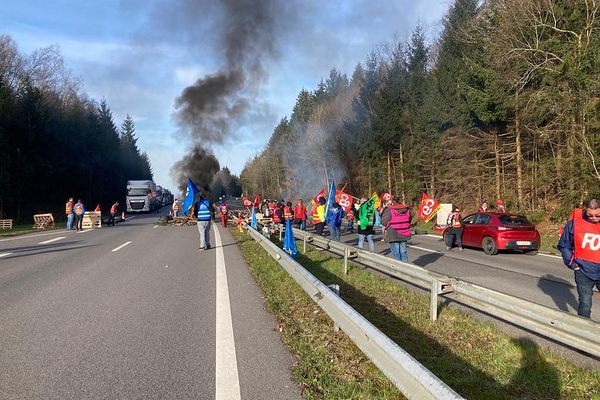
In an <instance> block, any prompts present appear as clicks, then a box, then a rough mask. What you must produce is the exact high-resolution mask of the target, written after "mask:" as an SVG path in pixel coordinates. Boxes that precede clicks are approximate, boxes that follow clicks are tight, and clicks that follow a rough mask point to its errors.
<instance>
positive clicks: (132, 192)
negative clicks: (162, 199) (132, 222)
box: [125, 180, 160, 213]
mask: <svg viewBox="0 0 600 400" xmlns="http://www.w3.org/2000/svg"><path fill="white" fill-rule="evenodd" d="M125 200H126V203H127V212H128V213H131V212H152V211H154V210H156V209H158V208H159V207H160V203H159V200H158V198H157V196H156V185H155V184H154V182H152V181H149V180H145V181H127V196H126V198H125Z"/></svg>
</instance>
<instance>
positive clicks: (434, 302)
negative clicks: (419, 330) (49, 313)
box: [429, 278, 439, 321]
mask: <svg viewBox="0 0 600 400" xmlns="http://www.w3.org/2000/svg"><path fill="white" fill-rule="evenodd" d="M438 284H439V282H438V280H437V279H435V278H434V279H432V280H431V304H430V308H429V316H430V318H431V320H432V321H436V320H437V317H438V315H437V306H438Z"/></svg>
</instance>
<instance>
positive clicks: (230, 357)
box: [213, 225, 241, 400]
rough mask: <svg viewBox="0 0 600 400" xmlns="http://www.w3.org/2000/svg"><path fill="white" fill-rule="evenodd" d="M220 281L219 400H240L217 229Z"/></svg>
mask: <svg viewBox="0 0 600 400" xmlns="http://www.w3.org/2000/svg"><path fill="white" fill-rule="evenodd" d="M213 228H214V231H215V252H216V272H217V274H216V278H217V317H216V344H215V350H216V360H215V364H216V365H215V377H216V381H215V400H240V399H241V395H240V381H239V376H238V368H237V359H236V356H235V340H234V337H233V324H232V322H231V305H230V303H229V287H228V285H227V270H226V269H225V255H224V254H223V244H222V242H221V235H220V234H219V230H218V229H217V227H216V226H214V225H213Z"/></svg>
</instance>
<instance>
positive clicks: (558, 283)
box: [341, 227, 600, 321]
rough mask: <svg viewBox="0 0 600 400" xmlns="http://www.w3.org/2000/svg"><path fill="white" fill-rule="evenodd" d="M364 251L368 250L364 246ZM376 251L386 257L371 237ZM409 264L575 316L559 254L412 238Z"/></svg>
mask: <svg viewBox="0 0 600 400" xmlns="http://www.w3.org/2000/svg"><path fill="white" fill-rule="evenodd" d="M342 230H343V232H342V237H341V240H342V242H344V243H347V244H350V245H356V242H357V238H358V235H357V234H356V233H354V234H352V233H348V232H345V227H343V228H342ZM364 248H365V249H367V248H368V246H367V243H365V245H364ZM375 250H376V252H378V253H380V254H386V255H389V254H390V252H389V243H387V242H382V241H381V235H378V234H376V235H375ZM408 258H409V262H411V263H413V264H416V265H419V266H421V267H424V268H426V269H428V270H431V271H435V272H438V273H441V274H444V275H448V276H452V277H456V278H459V279H461V280H463V281H466V282H471V283H474V284H477V285H480V286H483V287H486V288H490V289H494V290H497V291H499V292H503V293H507V294H510V295H513V296H516V297H520V298H523V299H526V300H530V301H533V302H536V303H538V304H543V305H545V306H548V307H552V308H557V309H560V310H563V311H567V312H570V313H573V314H577V304H578V300H577V290H576V287H575V280H574V277H573V272H572V271H571V270H569V269H568V268H566V267H565V266H564V264H563V262H562V259H561V258H560V257H559V256H551V255H543V254H538V255H535V256H531V255H526V254H522V253H516V252H513V253H510V252H501V253H500V254H498V255H495V256H488V255H486V254H485V253H484V252H483V251H482V250H481V249H471V248H465V249H464V251H462V252H459V251H458V250H457V249H453V250H451V251H446V246H445V244H444V243H443V241H442V239H441V237H439V236H436V235H414V236H413V237H412V239H411V240H410V241H409V249H408ZM592 319H593V320H595V321H600V297H599V295H598V293H596V294H595V296H594V298H593V305H592Z"/></svg>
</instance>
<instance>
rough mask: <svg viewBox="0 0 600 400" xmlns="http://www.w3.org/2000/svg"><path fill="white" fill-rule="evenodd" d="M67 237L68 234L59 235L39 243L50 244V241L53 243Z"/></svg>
mask: <svg viewBox="0 0 600 400" xmlns="http://www.w3.org/2000/svg"><path fill="white" fill-rule="evenodd" d="M65 238H66V236H59V237H56V238H54V239H49V240H44V241H43V242H39V243H38V244H49V243H53V242H57V241H59V240H62V239H65Z"/></svg>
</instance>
